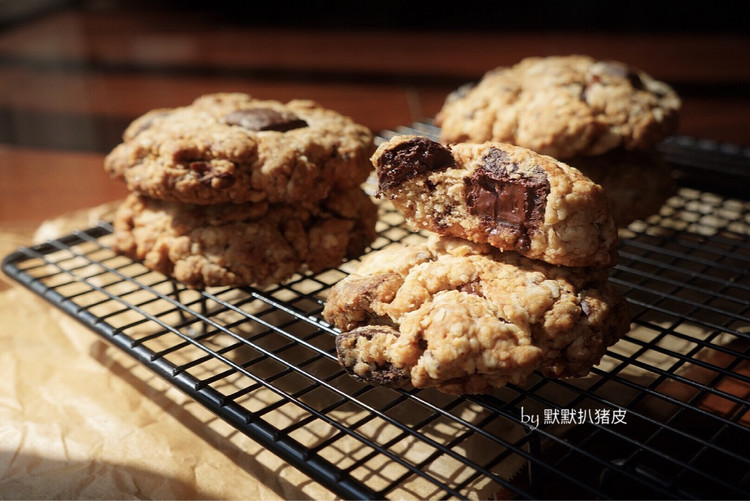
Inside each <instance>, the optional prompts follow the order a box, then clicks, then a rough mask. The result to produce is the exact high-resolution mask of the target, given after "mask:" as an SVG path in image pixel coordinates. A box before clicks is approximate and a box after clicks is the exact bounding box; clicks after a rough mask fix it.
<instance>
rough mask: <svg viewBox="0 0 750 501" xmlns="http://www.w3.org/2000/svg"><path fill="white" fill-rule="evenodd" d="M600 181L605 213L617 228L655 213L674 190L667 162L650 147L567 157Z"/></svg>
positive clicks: (597, 181)
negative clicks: (605, 206) (610, 217)
mask: <svg viewBox="0 0 750 501" xmlns="http://www.w3.org/2000/svg"><path fill="white" fill-rule="evenodd" d="M567 162H568V163H569V164H570V165H572V166H575V168H576V169H578V170H580V171H581V172H582V173H583V174H584V175H585V176H586V177H588V178H589V179H591V180H592V181H594V182H595V183H597V184H599V185H601V187H602V188H604V194H605V196H606V198H607V205H608V207H609V213H610V214H612V218H613V219H614V221H615V225H616V226H617V227H618V228H624V227H626V226H627V225H629V224H630V223H632V222H633V221H635V220H637V219H644V218H646V217H648V216H650V215H652V214H658V213H659V210H660V209H661V207H662V206H663V205H664V203H665V202H666V201H667V200H668V199H669V197H671V196H672V195H674V194H675V193H676V192H677V184H676V182H675V180H674V179H673V178H672V174H671V169H670V167H669V165H668V164H667V163H666V162H665V161H664V160H663V159H662V158H661V156H660V155H659V153H658V152H657V151H654V150H649V151H627V150H623V149H617V150H612V151H610V152H608V153H606V154H605V155H598V156H592V157H588V156H579V157H575V158H571V159H570V160H568V161H567Z"/></svg>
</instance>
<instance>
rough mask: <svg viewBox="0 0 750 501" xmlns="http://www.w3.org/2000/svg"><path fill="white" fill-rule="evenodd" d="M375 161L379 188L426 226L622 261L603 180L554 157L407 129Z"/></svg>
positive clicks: (565, 259)
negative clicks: (440, 139) (448, 140)
mask: <svg viewBox="0 0 750 501" xmlns="http://www.w3.org/2000/svg"><path fill="white" fill-rule="evenodd" d="M372 162H373V165H375V168H376V171H377V174H378V190H379V195H380V196H385V197H387V198H388V199H390V200H391V202H392V203H393V205H394V206H395V207H396V208H397V209H399V210H400V211H401V212H402V213H403V214H404V216H405V217H406V218H407V220H408V221H410V222H411V223H412V224H413V225H415V226H417V227H419V228H422V229H425V230H428V231H432V232H436V233H439V234H441V235H446V236H455V237H461V238H465V239H468V240H471V241H473V242H478V243H489V244H491V245H493V246H495V247H497V248H498V249H501V250H508V251H517V252H519V253H521V254H523V255H524V256H526V257H529V258H532V259H540V260H543V261H546V262H548V263H550V264H556V265H563V266H603V267H608V266H612V265H614V263H615V261H616V258H617V228H616V227H615V225H614V222H613V220H612V217H611V215H610V214H609V212H608V210H607V202H606V199H605V196H604V192H603V190H602V188H601V186H599V185H597V184H596V183H594V182H592V181H591V180H590V179H588V178H587V177H586V176H584V175H583V174H581V173H580V172H579V171H578V170H577V169H575V168H572V167H570V166H568V165H567V164H565V163H562V162H558V161H556V160H555V159H553V158H551V157H548V156H544V155H539V154H537V153H534V152H533V151H531V150H528V149H526V148H521V147H518V146H512V145H508V144H504V143H483V144H469V143H459V144H454V145H450V146H444V145H441V144H440V143H437V142H435V141H432V140H430V139H427V138H425V137H421V136H408V135H404V136H396V137H394V138H393V139H391V140H389V141H387V142H384V143H382V144H381V145H380V146H379V147H378V149H377V151H376V152H375V154H374V155H373V157H372Z"/></svg>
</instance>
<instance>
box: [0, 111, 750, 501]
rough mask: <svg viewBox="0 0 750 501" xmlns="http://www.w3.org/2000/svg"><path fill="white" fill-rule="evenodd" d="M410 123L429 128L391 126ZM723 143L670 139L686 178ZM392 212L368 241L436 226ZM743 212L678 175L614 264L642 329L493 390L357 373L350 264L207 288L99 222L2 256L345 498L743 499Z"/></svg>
mask: <svg viewBox="0 0 750 501" xmlns="http://www.w3.org/2000/svg"><path fill="white" fill-rule="evenodd" d="M400 133H419V134H424V135H431V134H434V128H432V126H431V125H430V124H414V125H412V126H410V127H408V128H403V129H399V130H396V131H393V132H391V133H388V132H386V133H384V135H383V137H388V135H389V134H400ZM716 148H717V146H716V145H708V146H707V145H705V144H698V143H696V142H689V143H685V140H684V139H680V138H677V139H675V140H674V141H673V142H672V143H667V144H665V146H664V149H665V154H666V155H668V156H669V155H672V157H671V160H672V162H674V163H675V167H676V168H679V167H683V171H682V172H683V173H684V176H683V179H684V180H687V179H689V178H690V177H691V176H692V177H695V173H696V171H697V170H698V168H699V167H700V173H701V175H704V174H705V170H706V169H710V168H711V167H712V165H711V164H710V163H706V162H705V161H703V163H701V165H700V166H698V165H692V164H690V162H685V161H683V160H684V158H690V159H694V158H695V156H696V154H697V152H704V153H705V152H706V151H709V150H710V151H713V152H714V153H715V151H716ZM720 157H721V158H723V159H724V161H723V163H722V164H721V165H720V166H719V167H718V168H720V169H722V172H726V170H727V169H728V168H729V169H730V170H731V169H737V167H738V166H742V165H744V166H745V167H748V166H750V162H748V158H750V156H748V155H747V152H745V151H732V152H727V151H723V153H722V155H720ZM712 158H716V155H714V156H713V157H712ZM686 164H687V167H685V165H686ZM727 166H729V167H727ZM735 172H740V174H739V175H744V174H742V172H744V171H736V170H735ZM709 177H710V176H709ZM686 184H687V183H686ZM380 211H381V213H380V219H379V222H378V228H377V229H378V238H377V240H376V241H375V242H374V243H373V245H372V250H373V251H374V250H377V249H381V248H384V247H386V246H388V245H391V244H393V243H395V242H405V241H412V240H419V239H421V238H423V235H422V234H420V233H419V232H414V231H412V230H411V229H410V228H409V227H408V226H407V225H406V224H405V222H404V220H403V217H402V216H401V215H400V214H399V213H398V212H396V211H395V210H393V209H392V208H391V207H390V206H389V205H388V204H387V203H381V206H380ZM749 228H750V201H748V200H746V199H743V198H741V197H733V196H727V195H724V194H716V193H712V192H707V191H702V190H698V189H694V188H692V187H689V186H687V187H686V186H683V187H681V188H680V189H679V191H678V193H677V194H676V195H675V196H673V197H672V198H670V199H669V200H668V201H667V203H666V204H665V205H664V207H662V209H661V211H660V212H659V214H655V215H653V216H652V217H649V218H647V219H646V220H641V221H637V222H635V223H633V224H631V225H630V226H629V227H628V228H627V229H626V230H624V231H623V234H622V237H623V238H622V239H621V244H620V249H619V252H620V261H619V264H618V265H617V267H616V268H615V269H614V270H613V273H612V277H611V280H612V282H613V283H614V284H615V285H616V286H617V287H618V288H620V290H621V291H622V292H623V294H624V295H625V296H626V298H627V299H628V302H629V304H630V307H631V314H632V329H631V331H630V332H629V333H628V334H627V335H626V336H625V337H624V338H623V339H622V340H621V341H620V342H619V343H617V344H616V345H614V346H613V347H611V348H610V349H609V350H608V352H607V354H606V355H605V357H604V359H603V360H602V363H601V364H600V365H599V366H598V367H596V368H595V369H594V370H593V371H592V373H591V374H590V375H589V376H588V377H585V378H576V379H570V380H550V379H546V378H544V377H542V376H541V375H539V374H534V375H533V376H532V377H531V379H530V380H529V381H528V382H527V383H526V384H524V385H523V386H517V385H512V384H509V385H507V386H506V387H504V388H501V389H498V390H497V391H496V392H495V393H493V394H491V395H490V394H488V395H464V396H452V395H445V394H442V393H440V392H437V391H435V390H431V389H426V390H416V389H411V390H400V389H388V388H380V387H372V386H367V385H363V384H361V383H358V382H356V381H354V380H353V379H351V378H350V377H349V376H347V375H346V373H345V372H344V371H343V370H342V369H341V367H340V366H339V365H338V363H337V361H336V356H335V349H334V344H333V341H334V336H335V330H334V329H333V328H332V327H331V326H330V325H329V324H327V323H326V322H325V321H324V320H323V319H322V317H321V311H322V308H323V305H324V301H325V297H326V294H327V291H328V289H329V288H330V287H331V286H332V285H333V284H335V283H336V282H337V281H339V280H340V279H341V278H343V277H344V276H346V274H347V273H349V272H350V271H352V270H353V269H354V266H356V261H351V262H347V263H344V264H342V266H341V267H339V268H336V269H331V270H328V271H325V272H323V273H319V274H316V275H313V274H300V275H296V276H295V277H294V278H293V279H292V280H290V281H289V282H287V283H284V284H279V285H276V286H273V287H270V288H267V289H264V290H258V289H253V288H210V289H206V290H202V291H197V290H192V289H187V288H185V287H184V286H182V285H180V284H179V283H176V282H174V281H172V280H170V279H169V278H167V277H165V276H163V275H160V274H158V273H155V272H152V271H150V270H149V269H147V268H146V267H145V266H143V265H142V264H141V263H138V262H134V261H132V260H129V259H127V258H125V257H123V256H121V255H118V254H116V253H115V252H113V251H112V250H111V249H110V241H111V240H110V239H111V238H112V235H111V233H112V228H111V226H110V225H109V224H107V223H104V222H103V223H100V224H99V225H98V226H96V227H94V228H90V229H88V230H85V231H77V232H74V233H72V234H70V235H68V236H65V237H62V238H59V239H56V240H53V241H48V242H46V243H44V244H41V245H37V246H33V247H28V248H22V249H19V250H18V251H17V252H14V253H13V254H11V255H10V256H8V257H6V258H5V260H4V261H3V270H4V271H5V273H6V274H8V275H9V276H10V277H12V278H13V279H15V280H17V281H18V282H20V283H21V284H23V285H24V286H26V287H28V288H29V289H31V290H32V291H34V292H35V293H37V294H39V295H40V296H42V297H43V298H45V299H46V300H48V301H49V302H50V303H52V304H53V305H55V306H56V307H58V308H60V309H62V310H63V311H65V312H67V313H68V314H70V315H72V316H73V317H74V318H76V319H78V320H79V321H80V322H82V323H83V324H85V325H87V326H89V327H90V328H91V329H92V330H93V331H94V332H96V333H97V334H99V335H100V336H102V337H103V338H104V339H106V340H107V341H109V342H110V343H112V344H114V345H115V346H117V347H119V348H121V349H122V350H124V351H125V352H127V353H128V354H130V355H132V356H133V357H134V358H135V359H136V360H137V361H138V363H139V364H140V365H143V366H145V367H147V368H149V369H151V370H152V371H153V372H155V373H156V374H158V375H159V376H161V377H162V378H164V379H165V380H166V381H167V382H168V383H170V384H171V385H173V386H174V387H176V388H179V389H180V390H182V391H183V392H184V393H186V394H187V395H188V396H190V397H191V398H192V399H194V400H195V401H197V402H199V403H200V404H202V406H204V407H205V408H207V409H208V410H210V411H211V412H212V413H213V414H215V415H216V416H218V417H219V418H221V419H223V420H224V421H226V422H227V423H229V424H230V425H231V426H233V427H234V428H236V429H237V430H238V431H240V432H242V433H244V434H245V435H247V436H249V437H250V438H252V439H253V440H255V441H257V442H258V443H259V444H260V445H262V446H263V447H265V448H266V449H268V450H269V451H271V452H273V453H274V454H276V455H278V456H279V457H281V458H282V459H284V460H285V461H287V462H288V463H289V464H291V465H292V466H294V467H296V468H297V469H298V470H300V471H301V472H303V473H304V474H306V475H308V476H309V477H310V478H311V479H313V480H315V481H317V482H319V483H321V484H322V485H324V486H325V487H327V488H328V489H330V490H331V491H332V492H333V493H334V494H335V495H337V496H340V497H343V498H348V499H354V498H356V499H384V498H401V499H403V498H483V499H493V498H494V499H500V498H589V499H590V498H622V497H629V498H633V497H650V498H671V497H675V498H706V497H711V498H744V499H746V498H748V496H749V495H750V473H749V472H750V456H749V455H748V447H747V444H748V443H749V442H748V438H750V412H749V411H750V403H749V402H748V397H749V396H750V299H748V298H750V277H749V275H750V274H749V273H748V271H750V229H749Z"/></svg>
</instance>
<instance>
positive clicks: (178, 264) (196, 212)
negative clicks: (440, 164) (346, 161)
mask: <svg viewBox="0 0 750 501" xmlns="http://www.w3.org/2000/svg"><path fill="white" fill-rule="evenodd" d="M376 220H377V206H376V205H375V204H374V203H373V201H372V200H371V199H370V197H369V196H368V195H366V194H365V193H364V191H362V190H361V189H359V188H354V189H350V190H346V191H342V192H336V193H333V194H331V195H330V196H329V197H328V198H327V199H325V200H324V201H322V202H320V203H319V204H318V206H316V207H315V208H312V209H306V210H302V209H300V208H297V207H294V206H291V205H288V204H277V205H274V204H268V203H267V202H255V203H252V202H248V203H245V204H215V205H190V204H179V203H174V202H166V201H163V200H157V199H151V198H147V197H144V196H142V195H138V194H131V195H130V196H129V197H128V198H127V199H126V200H125V202H124V203H123V204H122V205H121V206H120V208H119V209H118V211H117V214H116V216H115V221H114V229H115V231H114V235H115V243H114V248H115V249H116V250H117V251H119V252H121V253H123V254H125V255H127V256H129V257H131V258H133V259H136V260H140V261H143V263H144V264H145V265H146V266H147V267H148V268H150V269H152V270H155V271H158V272H161V273H164V274H166V275H169V276H172V277H173V278H175V279H176V280H178V281H180V282H183V283H184V284H186V285H187V286H189V287H192V288H203V287H207V286H219V285H231V286H246V285H254V286H258V287H262V286H266V285H269V284H271V283H278V282H282V281H284V280H287V279H289V278H291V277H292V275H294V274H295V273H297V272H301V271H305V270H309V271H312V272H319V271H322V270H324V269H326V268H329V267H333V266H337V265H339V264H340V263H341V261H342V260H343V259H345V258H348V257H358V256H359V255H360V254H362V253H363V252H364V250H365V249H366V247H367V246H368V245H369V244H370V243H371V242H372V241H373V240H374V239H375V223H376Z"/></svg>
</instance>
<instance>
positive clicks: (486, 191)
mask: <svg viewBox="0 0 750 501" xmlns="http://www.w3.org/2000/svg"><path fill="white" fill-rule="evenodd" d="M483 162H484V165H482V166H481V167H479V168H478V169H476V170H475V171H474V174H473V176H472V177H471V178H467V179H466V180H465V182H466V184H467V190H466V205H467V207H468V208H469V213H470V214H473V215H475V216H479V217H480V218H481V219H482V223H483V224H485V225H487V226H488V227H490V228H492V229H496V228H500V227H503V228H506V230H507V231H510V232H511V233H513V234H514V235H515V240H516V242H517V243H518V245H520V246H521V248H528V246H529V244H530V235H531V234H532V233H533V232H534V231H535V230H536V229H537V228H538V227H539V226H540V224H541V221H542V220H543V219H544V210H545V206H546V203H547V194H548V193H549V190H550V186H549V181H548V180H547V175H546V173H545V172H544V171H543V170H542V169H538V170H537V171H535V172H533V173H531V175H529V174H528V173H521V172H519V171H518V165H516V164H514V163H513V162H512V161H511V160H510V158H509V157H508V155H507V154H506V153H505V152H504V151H502V150H499V149H496V148H492V149H491V150H490V151H489V153H487V155H485V157H484V159H483Z"/></svg>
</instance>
